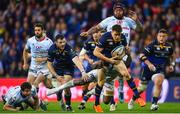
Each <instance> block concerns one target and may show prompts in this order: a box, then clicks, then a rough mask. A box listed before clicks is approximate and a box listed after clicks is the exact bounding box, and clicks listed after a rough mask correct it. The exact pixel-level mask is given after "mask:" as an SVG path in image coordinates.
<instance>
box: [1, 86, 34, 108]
mask: <svg viewBox="0 0 180 114" xmlns="http://www.w3.org/2000/svg"><path fill="white" fill-rule="evenodd" d="M36 95H37V92H36V88H35V87H32V89H31V94H30V96H28V97H23V96H22V95H21V87H20V86H16V87H13V88H11V89H9V90H8V92H7V93H6V95H5V97H4V98H5V101H6V103H8V104H9V105H11V106H13V107H16V106H19V104H21V103H22V102H24V101H27V100H28V99H30V98H31V97H34V96H36Z"/></svg>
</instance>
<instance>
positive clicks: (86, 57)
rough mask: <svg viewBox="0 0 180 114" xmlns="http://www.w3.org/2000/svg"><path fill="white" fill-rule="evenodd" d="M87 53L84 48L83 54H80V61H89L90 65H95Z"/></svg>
mask: <svg viewBox="0 0 180 114" xmlns="http://www.w3.org/2000/svg"><path fill="white" fill-rule="evenodd" d="M86 52H87V50H86V49H84V48H82V50H81V52H80V53H79V59H80V60H81V61H83V60H87V61H88V62H89V63H90V64H92V63H93V60H92V59H91V58H89V56H88V55H87V53H86Z"/></svg>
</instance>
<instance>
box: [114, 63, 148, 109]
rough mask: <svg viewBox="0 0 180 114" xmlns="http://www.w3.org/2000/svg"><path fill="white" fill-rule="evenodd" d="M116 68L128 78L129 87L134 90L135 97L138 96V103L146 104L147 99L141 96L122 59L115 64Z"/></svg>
mask: <svg viewBox="0 0 180 114" xmlns="http://www.w3.org/2000/svg"><path fill="white" fill-rule="evenodd" d="M114 67H115V69H116V70H117V71H118V72H119V73H120V74H121V75H122V76H123V77H125V79H126V80H127V83H128V85H129V87H130V88H131V89H132V90H133V93H134V95H135V97H136V98H137V102H138V104H139V105H140V106H141V107H143V106H145V105H146V103H145V101H144V100H143V99H142V98H140V95H139V92H138V90H137V87H136V84H135V82H134V80H133V78H132V77H131V76H130V74H129V72H128V69H127V67H126V66H125V64H124V62H123V61H120V63H119V64H118V65H114Z"/></svg>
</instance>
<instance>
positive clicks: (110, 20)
mask: <svg viewBox="0 0 180 114" xmlns="http://www.w3.org/2000/svg"><path fill="white" fill-rule="evenodd" d="M117 24H118V25H121V27H122V33H123V34H124V35H125V37H126V39H127V43H128V44H129V41H130V32H131V29H136V26H137V25H136V22H135V21H134V20H132V19H131V18H129V17H125V16H124V17H123V19H121V20H118V19H117V18H115V17H114V16H111V17H107V18H106V19H104V20H103V21H101V22H100V23H99V25H100V27H101V28H103V29H106V30H107V31H112V26H114V25H117Z"/></svg>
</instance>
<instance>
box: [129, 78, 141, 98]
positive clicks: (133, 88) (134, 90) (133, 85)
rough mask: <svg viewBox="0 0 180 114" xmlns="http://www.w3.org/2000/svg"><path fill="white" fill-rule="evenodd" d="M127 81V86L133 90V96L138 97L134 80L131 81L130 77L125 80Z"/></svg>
mask: <svg viewBox="0 0 180 114" xmlns="http://www.w3.org/2000/svg"><path fill="white" fill-rule="evenodd" d="M127 83H128V85H129V87H130V88H131V89H132V90H133V93H134V96H135V97H136V98H139V92H138V90H137V87H136V84H135V82H134V81H133V78H132V77H131V79H129V80H127Z"/></svg>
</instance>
